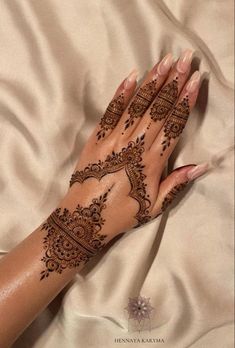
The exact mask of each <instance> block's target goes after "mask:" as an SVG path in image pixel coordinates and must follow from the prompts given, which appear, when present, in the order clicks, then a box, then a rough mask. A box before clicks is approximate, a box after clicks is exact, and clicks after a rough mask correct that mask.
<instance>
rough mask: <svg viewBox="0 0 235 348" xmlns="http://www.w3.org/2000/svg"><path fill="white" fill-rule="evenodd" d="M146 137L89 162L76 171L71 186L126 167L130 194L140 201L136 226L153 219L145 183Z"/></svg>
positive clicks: (98, 178)
mask: <svg viewBox="0 0 235 348" xmlns="http://www.w3.org/2000/svg"><path fill="white" fill-rule="evenodd" d="M144 137H145V135H142V136H141V137H139V138H137V139H136V141H135V142H134V141H130V142H129V143H128V146H127V147H125V148H123V149H122V151H121V152H119V153H116V152H112V154H111V155H108V156H107V158H106V160H105V161H103V162H102V161H98V162H97V163H94V164H89V165H88V166H87V167H86V168H85V169H84V170H81V171H76V172H75V173H74V174H73V175H72V177H71V180H70V186H72V185H73V184H74V183H75V182H79V183H83V182H84V181H85V180H86V179H88V178H91V177H94V178H96V179H97V180H100V179H101V178H102V177H103V176H105V175H107V174H111V173H115V172H118V171H120V170H122V169H125V171H126V174H127V176H128V179H129V181H130V184H131V191H130V193H129V196H130V197H132V198H134V199H135V200H136V201H137V202H138V203H139V210H138V212H137V214H136V215H135V219H136V220H137V221H138V224H137V226H136V227H138V226H140V225H142V224H144V223H145V222H147V221H149V220H150V219H151V216H149V207H150V205H151V202H150V200H149V195H147V191H146V183H144V180H145V178H146V175H144V173H143V169H144V165H143V164H142V153H143V152H144Z"/></svg>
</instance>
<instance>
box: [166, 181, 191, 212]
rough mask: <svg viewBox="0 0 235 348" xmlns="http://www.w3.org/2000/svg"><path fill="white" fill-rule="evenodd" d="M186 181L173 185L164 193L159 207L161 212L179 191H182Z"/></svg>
mask: <svg viewBox="0 0 235 348" xmlns="http://www.w3.org/2000/svg"><path fill="white" fill-rule="evenodd" d="M187 184H188V181H185V182H184V183H182V184H178V185H176V186H174V187H173V188H172V189H171V191H170V192H168V194H167V195H166V197H165V198H164V200H163V202H162V207H161V213H162V212H164V211H165V210H166V209H167V208H168V206H169V205H170V204H171V203H172V201H173V200H174V199H175V197H176V196H177V195H178V193H179V192H181V191H183V190H184V188H185V187H186V186H187Z"/></svg>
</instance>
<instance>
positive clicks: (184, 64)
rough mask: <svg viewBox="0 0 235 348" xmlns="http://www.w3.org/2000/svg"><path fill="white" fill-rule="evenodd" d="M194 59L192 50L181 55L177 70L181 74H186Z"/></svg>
mask: <svg viewBox="0 0 235 348" xmlns="http://www.w3.org/2000/svg"><path fill="white" fill-rule="evenodd" d="M192 57H193V51H192V50H186V51H184V52H183V53H182V54H181V56H180V58H179V60H178V62H177V65H176V68H177V70H178V72H179V73H181V74H184V73H186V71H187V70H188V69H189V66H190V64H191V61H192Z"/></svg>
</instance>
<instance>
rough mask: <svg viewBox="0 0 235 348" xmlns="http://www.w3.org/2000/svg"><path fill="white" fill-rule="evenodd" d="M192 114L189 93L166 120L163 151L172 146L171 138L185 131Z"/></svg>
mask: <svg viewBox="0 0 235 348" xmlns="http://www.w3.org/2000/svg"><path fill="white" fill-rule="evenodd" d="M189 114H190V107H189V99H188V95H187V96H186V97H185V98H183V100H182V101H181V102H180V103H179V104H177V105H176V106H175V107H174V109H173V111H172V113H171V115H170V116H169V117H168V119H167V120H166V123H165V126H164V133H165V134H164V135H165V138H166V139H165V140H164V141H163V142H162V145H163V147H162V153H161V156H162V155H163V152H164V151H165V150H166V148H167V147H169V146H170V143H171V139H175V138H177V137H179V136H180V134H181V133H182V132H183V130H184V127H185V125H186V122H187V120H188V117H189Z"/></svg>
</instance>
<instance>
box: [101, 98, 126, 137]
mask: <svg viewBox="0 0 235 348" xmlns="http://www.w3.org/2000/svg"><path fill="white" fill-rule="evenodd" d="M123 111H124V94H123V93H121V94H120V95H119V96H118V97H117V98H115V99H113V100H112V101H111V102H110V103H109V105H108V107H107V110H106V111H105V114H104V116H103V117H102V118H101V121H100V123H99V124H100V130H99V131H98V132H97V134H96V136H97V139H98V140H100V139H101V138H104V136H105V133H106V132H107V131H108V130H110V129H114V128H115V127H116V125H117V123H118V121H119V120H120V117H121V116H122V114H123Z"/></svg>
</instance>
